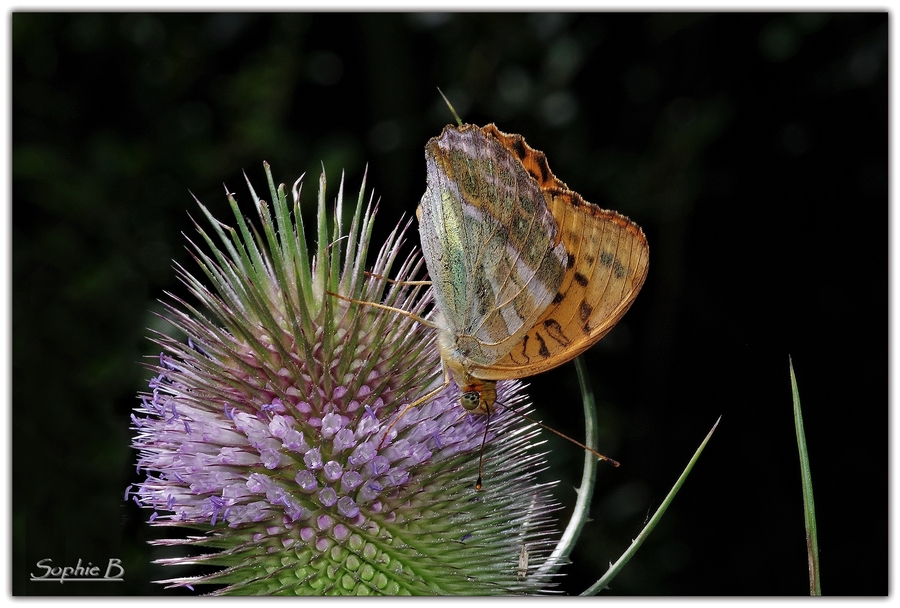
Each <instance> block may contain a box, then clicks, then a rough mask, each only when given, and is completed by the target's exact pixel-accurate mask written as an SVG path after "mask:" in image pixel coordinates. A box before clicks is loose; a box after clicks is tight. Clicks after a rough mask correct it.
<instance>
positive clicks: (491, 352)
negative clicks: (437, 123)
mask: <svg viewBox="0 0 900 608" xmlns="http://www.w3.org/2000/svg"><path fill="white" fill-rule="evenodd" d="M425 159H426V165H427V182H426V184H427V185H426V190H425V194H424V195H423V196H422V199H421V202H420V204H419V206H418V208H417V210H416V216H417V218H418V220H419V235H420V238H421V245H422V252H423V255H424V258H425V264H426V267H427V268H428V274H429V277H430V278H431V281H432V286H433V291H434V299H435V305H436V317H435V321H436V325H437V327H438V346H439V350H440V354H441V359H442V361H443V364H444V367H445V375H446V376H449V377H452V378H453V380H454V381H455V382H456V384H457V385H458V386H459V387H460V390H461V397H460V401H461V404H462V406H463V408H464V409H465V410H467V411H469V412H471V413H475V414H490V413H491V412H492V411H493V407H494V404H495V402H496V400H497V390H496V383H497V381H498V380H510V379H514V378H523V377H527V376H532V375H534V374H538V373H541V372H544V371H547V370H549V369H552V368H554V367H557V366H559V365H562V364H563V363H565V362H567V361H569V360H571V359H573V358H575V357H576V356H578V355H579V354H581V353H582V352H584V351H585V350H587V349H588V348H589V347H590V346H592V345H593V344H594V343H596V342H597V341H598V340H599V339H600V338H602V337H603V336H604V335H606V333H607V332H609V330H610V329H612V328H613V326H614V325H615V324H616V323H617V322H618V321H619V319H621V318H622V315H624V314H625V312H626V311H627V310H628V308H629V307H630V306H631V304H632V302H634V299H635V297H636V296H637V294H638V292H639V291H640V289H641V286H642V285H643V284H644V281H645V279H646V277H647V269H648V264H649V247H648V245H647V239H646V238H645V236H644V233H643V231H642V230H641V228H640V227H639V226H638V225H637V224H635V223H633V222H632V221H631V220H629V219H628V218H626V217H625V216H623V215H621V214H619V213H617V212H615V211H608V210H604V209H601V208H599V207H597V206H596V205H593V204H591V203H588V202H587V201H585V200H584V199H582V198H581V196H580V195H578V194H577V193H576V192H573V191H572V190H570V189H569V188H568V186H566V184H565V183H563V182H562V181H561V180H559V179H558V178H557V177H556V176H554V175H553V173H552V172H551V171H550V167H549V165H548V164H547V158H546V156H545V155H544V153H543V152H540V151H538V150H535V149H533V148H531V147H530V146H529V145H528V144H527V143H525V140H524V139H523V138H522V136H521V135H515V134H508V133H503V132H502V131H500V130H499V129H497V127H496V126H495V125H493V124H489V125H487V126H485V127H478V126H476V125H471V124H461V125H460V126H452V125H448V126H447V127H445V128H444V130H443V132H442V133H441V135H440V136H438V137H434V138H432V139H430V140H429V141H428V143H427V145H426V147H425Z"/></svg>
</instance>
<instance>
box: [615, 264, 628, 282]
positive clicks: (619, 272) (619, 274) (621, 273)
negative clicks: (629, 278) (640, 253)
mask: <svg viewBox="0 0 900 608" xmlns="http://www.w3.org/2000/svg"><path fill="white" fill-rule="evenodd" d="M613 273H614V274H615V275H616V278H617V279H621V278H624V277H625V275H626V274H628V269H627V268H625V267H624V266H622V262H620V261H619V260H616V262H615V264H613Z"/></svg>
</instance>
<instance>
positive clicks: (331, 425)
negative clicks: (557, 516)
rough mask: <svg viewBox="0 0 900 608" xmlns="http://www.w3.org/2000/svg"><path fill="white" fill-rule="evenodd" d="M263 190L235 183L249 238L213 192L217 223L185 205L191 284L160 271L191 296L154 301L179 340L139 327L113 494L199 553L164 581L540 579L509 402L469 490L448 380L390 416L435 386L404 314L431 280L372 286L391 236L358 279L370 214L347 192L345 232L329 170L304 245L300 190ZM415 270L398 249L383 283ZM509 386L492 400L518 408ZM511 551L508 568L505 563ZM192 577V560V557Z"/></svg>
mask: <svg viewBox="0 0 900 608" xmlns="http://www.w3.org/2000/svg"><path fill="white" fill-rule="evenodd" d="M266 175H267V177H268V182H269V189H270V193H271V199H272V201H273V202H272V203H267V202H265V201H263V200H261V199H259V197H258V196H257V195H256V193H255V192H253V189H252V187H251V188H250V192H251V196H252V198H253V203H254V207H255V209H256V211H257V214H258V222H259V224H260V225H261V227H262V231H261V232H256V231H254V229H253V228H252V224H251V223H250V222H248V221H246V220H245V219H244V218H243V216H242V215H241V212H240V210H239V207H238V204H237V202H236V201H235V199H234V197H233V196H231V195H230V194H229V196H228V199H229V201H230V203H231V207H232V210H233V212H234V215H235V222H236V226H237V227H236V228H232V227H229V226H226V225H225V224H222V223H220V222H219V221H217V220H216V219H215V218H213V216H212V215H211V214H210V213H209V212H208V211H207V210H206V208H205V207H203V206H202V205H201V209H202V212H203V214H204V215H205V216H206V217H207V219H208V220H209V222H210V223H211V225H212V227H213V230H212V233H211V234H208V233H207V232H206V231H204V230H203V229H202V228H200V227H199V226H198V227H197V229H198V232H199V233H200V235H201V236H202V239H203V241H204V242H205V245H206V246H205V247H202V246H198V245H193V254H194V257H195V260H196V262H197V263H198V264H199V266H200V267H201V268H202V270H203V275H204V276H205V279H206V283H208V284H209V285H211V286H212V287H211V288H210V287H207V286H206V284H205V283H204V282H203V281H201V280H199V279H198V278H195V277H194V276H193V275H192V274H191V273H190V272H188V271H187V270H185V269H184V268H181V267H179V268H178V269H177V271H178V274H179V277H180V279H181V280H182V281H183V282H184V284H185V285H186V286H187V289H188V291H189V292H190V293H191V295H192V296H193V300H196V302H195V303H192V302H188V301H186V300H184V299H181V298H178V297H176V296H174V295H171V294H169V298H170V301H169V302H167V303H166V304H165V305H166V309H167V319H168V321H169V322H170V323H171V324H172V325H173V326H174V327H175V328H177V329H178V330H180V331H181V332H183V333H184V334H185V335H186V336H187V339H186V341H184V342H182V341H180V340H178V339H175V338H172V337H169V336H166V335H157V336H156V337H155V338H154V340H155V341H156V342H157V343H158V344H159V345H160V346H161V347H162V349H163V352H162V353H161V354H160V356H159V361H158V363H154V364H151V365H150V367H151V368H152V369H153V371H154V373H155V374H156V375H155V377H154V378H153V379H152V380H151V381H150V383H149V390H148V391H147V392H146V393H144V394H142V395H141V399H142V403H141V405H140V406H139V407H137V408H136V415H133V417H132V420H133V430H134V431H135V439H134V447H135V448H136V449H137V450H138V451H139V460H138V469H139V470H140V471H143V472H145V473H146V479H144V480H143V481H142V482H140V483H138V484H135V486H133V487H132V488H129V490H128V491H126V496H128V495H129V494H131V495H133V499H134V500H136V501H137V502H138V504H140V505H141V506H143V507H146V508H148V509H152V510H153V513H152V515H151V516H150V521H151V523H152V524H153V525H156V526H169V527H184V528H191V529H193V530H195V531H196V530H199V531H200V532H201V534H199V535H197V534H195V535H192V536H188V537H186V538H184V537H180V538H172V539H167V540H161V541H155V542H156V544H159V545H187V546H189V547H191V549H189V550H190V551H191V552H192V553H196V549H194V548H197V547H199V548H202V549H203V551H205V552H201V553H200V554H199V555H197V554H192V555H188V556H184V557H177V558H170V559H163V560H159V561H160V562H162V563H165V564H171V565H186V564H206V565H209V566H215V567H219V569H217V570H215V571H214V572H213V573H212V574H202V575H196V576H190V577H179V578H171V579H168V580H166V581H162V582H164V583H167V584H169V585H175V586H191V587H193V586H194V585H200V584H214V585H217V587H214V588H212V589H213V593H217V594H298V595H299V594H348V595H351V594H352V595H365V594H478V595H484V594H494V593H498V594H502V593H537V592H541V591H544V590H546V589H547V588H548V587H550V586H552V580H553V576H554V573H555V571H556V568H557V566H558V564H557V563H553V562H552V561H550V560H549V555H550V553H551V550H552V546H553V541H554V539H555V538H556V537H557V532H556V531H555V528H554V526H555V520H554V518H553V517H552V511H554V510H555V505H554V503H553V501H552V499H551V498H550V496H549V493H548V485H547V484H539V483H538V482H537V481H536V474H537V472H538V471H540V470H541V469H543V468H544V467H545V466H546V464H545V460H544V458H543V455H541V454H535V453H534V445H535V435H536V429H535V428H534V427H533V425H531V424H529V423H525V422H524V421H523V420H522V419H521V418H520V417H518V416H516V415H515V414H513V413H512V412H510V411H509V410H508V409H507V410H504V411H502V412H501V413H499V414H495V415H493V416H492V418H491V422H490V432H489V435H488V437H487V449H486V451H485V457H484V458H485V475H484V478H485V486H484V489H483V490H482V491H476V490H475V489H474V487H473V485H474V481H475V478H476V477H477V474H478V454H479V449H480V447H481V443H482V438H483V436H484V424H485V421H486V419H485V418H484V417H472V416H468V415H463V413H462V410H461V408H460V407H459V392H458V389H457V387H456V386H450V387H448V388H447V389H446V390H445V391H443V392H442V393H441V394H440V395H439V396H438V397H437V398H435V399H433V400H431V401H430V402H428V403H425V404H423V405H421V406H419V407H417V408H414V409H412V410H410V411H409V412H408V413H406V414H405V415H404V416H403V417H402V418H401V419H400V421H399V422H397V423H396V424H395V425H394V426H393V427H392V428H391V429H390V436H389V437H388V438H387V439H386V440H385V441H384V442H383V445H381V444H382V439H383V438H384V434H385V430H386V429H387V428H388V427H389V425H390V423H391V422H392V421H393V420H394V418H396V416H397V415H398V413H399V412H400V411H401V410H402V409H403V407H404V406H405V405H407V404H409V403H411V402H413V401H414V400H416V399H417V398H418V397H420V396H421V395H424V394H425V393H426V392H427V391H429V390H431V389H434V388H436V387H437V386H439V383H440V382H442V381H443V374H442V370H441V363H440V358H439V356H438V352H437V350H436V347H435V336H434V331H433V330H432V329H431V328H428V327H424V326H422V325H421V324H419V323H417V322H416V321H414V320H413V319H411V318H409V317H407V316H404V315H401V314H398V313H396V312H393V311H389V310H383V309H379V308H375V307H372V306H366V305H363V304H356V303H350V302H347V301H344V300H340V299H337V298H334V297H332V296H329V295H328V294H327V292H329V291H332V292H336V293H340V294H342V295H345V296H349V297H352V298H355V299H357V300H361V301H368V302H380V303H383V304H386V305H389V306H392V307H396V308H399V309H402V310H405V311H409V312H411V313H413V314H416V315H423V314H425V313H426V311H427V309H428V307H429V306H430V304H431V293H430V289H426V288H424V287H422V286H421V285H410V284H404V283H402V282H388V281H386V280H385V278H384V277H387V276H389V275H390V274H391V271H392V269H393V267H394V266H395V264H397V262H398V256H399V249H400V246H401V244H402V241H403V237H404V234H405V229H406V227H407V226H408V225H407V226H404V227H398V228H397V229H395V230H394V231H393V233H392V234H391V235H390V237H389V238H388V239H387V242H385V244H384V246H383V247H382V248H381V249H380V251H379V253H378V256H377V259H376V260H375V263H374V265H373V266H372V268H371V272H369V273H366V272H365V259H366V252H367V250H368V248H369V246H370V239H371V234H372V219H373V211H372V209H371V203H370V204H369V205H366V206H365V209H364V205H363V203H364V197H363V190H362V189H361V190H360V194H359V197H358V199H357V203H356V211H355V214H354V215H353V219H352V222H351V225H350V228H349V230H348V231H347V232H346V233H345V232H344V231H343V227H342V224H341V216H342V201H343V183H342V184H341V188H340V191H339V192H338V196H337V202H336V205H335V209H334V214H333V217H334V228H333V230H331V231H329V230H328V228H327V221H326V205H325V179H324V175H323V176H322V178H321V179H320V182H319V196H318V215H317V221H316V225H315V232H316V240H317V244H316V248H315V253H314V255H311V254H310V253H308V252H309V249H308V247H307V240H306V236H305V234H304V226H303V221H302V217H301V215H300V188H299V183H300V180H298V182H297V184H295V185H294V187H293V188H292V190H291V194H292V198H293V205H292V206H289V204H288V198H287V193H286V191H285V187H284V186H283V185H282V186H280V187H278V188H276V186H275V184H274V182H273V180H272V176H271V173H270V172H269V168H268V166H266ZM420 270H421V258H420V257H419V255H418V254H417V253H414V254H412V255H410V256H409V257H407V258H406V259H405V260H403V261H402V263H400V264H399V270H398V271H397V272H396V273H395V276H394V279H395V280H398V281H404V280H409V279H410V278H411V277H414V276H415V275H416V273H418V272H420ZM524 400H525V396H524V394H523V393H522V385H521V384H520V383H519V382H517V381H516V382H507V383H501V384H500V391H499V401H500V403H503V404H505V405H506V406H507V407H510V408H511V407H517V408H523V401H524ZM523 555H525V556H527V560H525V564H524V566H523V560H522V556H523ZM206 571H207V572H208V571H209V568H207V569H206Z"/></svg>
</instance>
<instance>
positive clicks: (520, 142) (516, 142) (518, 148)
mask: <svg viewBox="0 0 900 608" xmlns="http://www.w3.org/2000/svg"><path fill="white" fill-rule="evenodd" d="M512 148H513V152H515V153H516V156H518V157H519V158H525V155H526V154H527V151H526V150H525V140H524V139H522V138H521V137H518V138H515V139H513V142H512Z"/></svg>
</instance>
